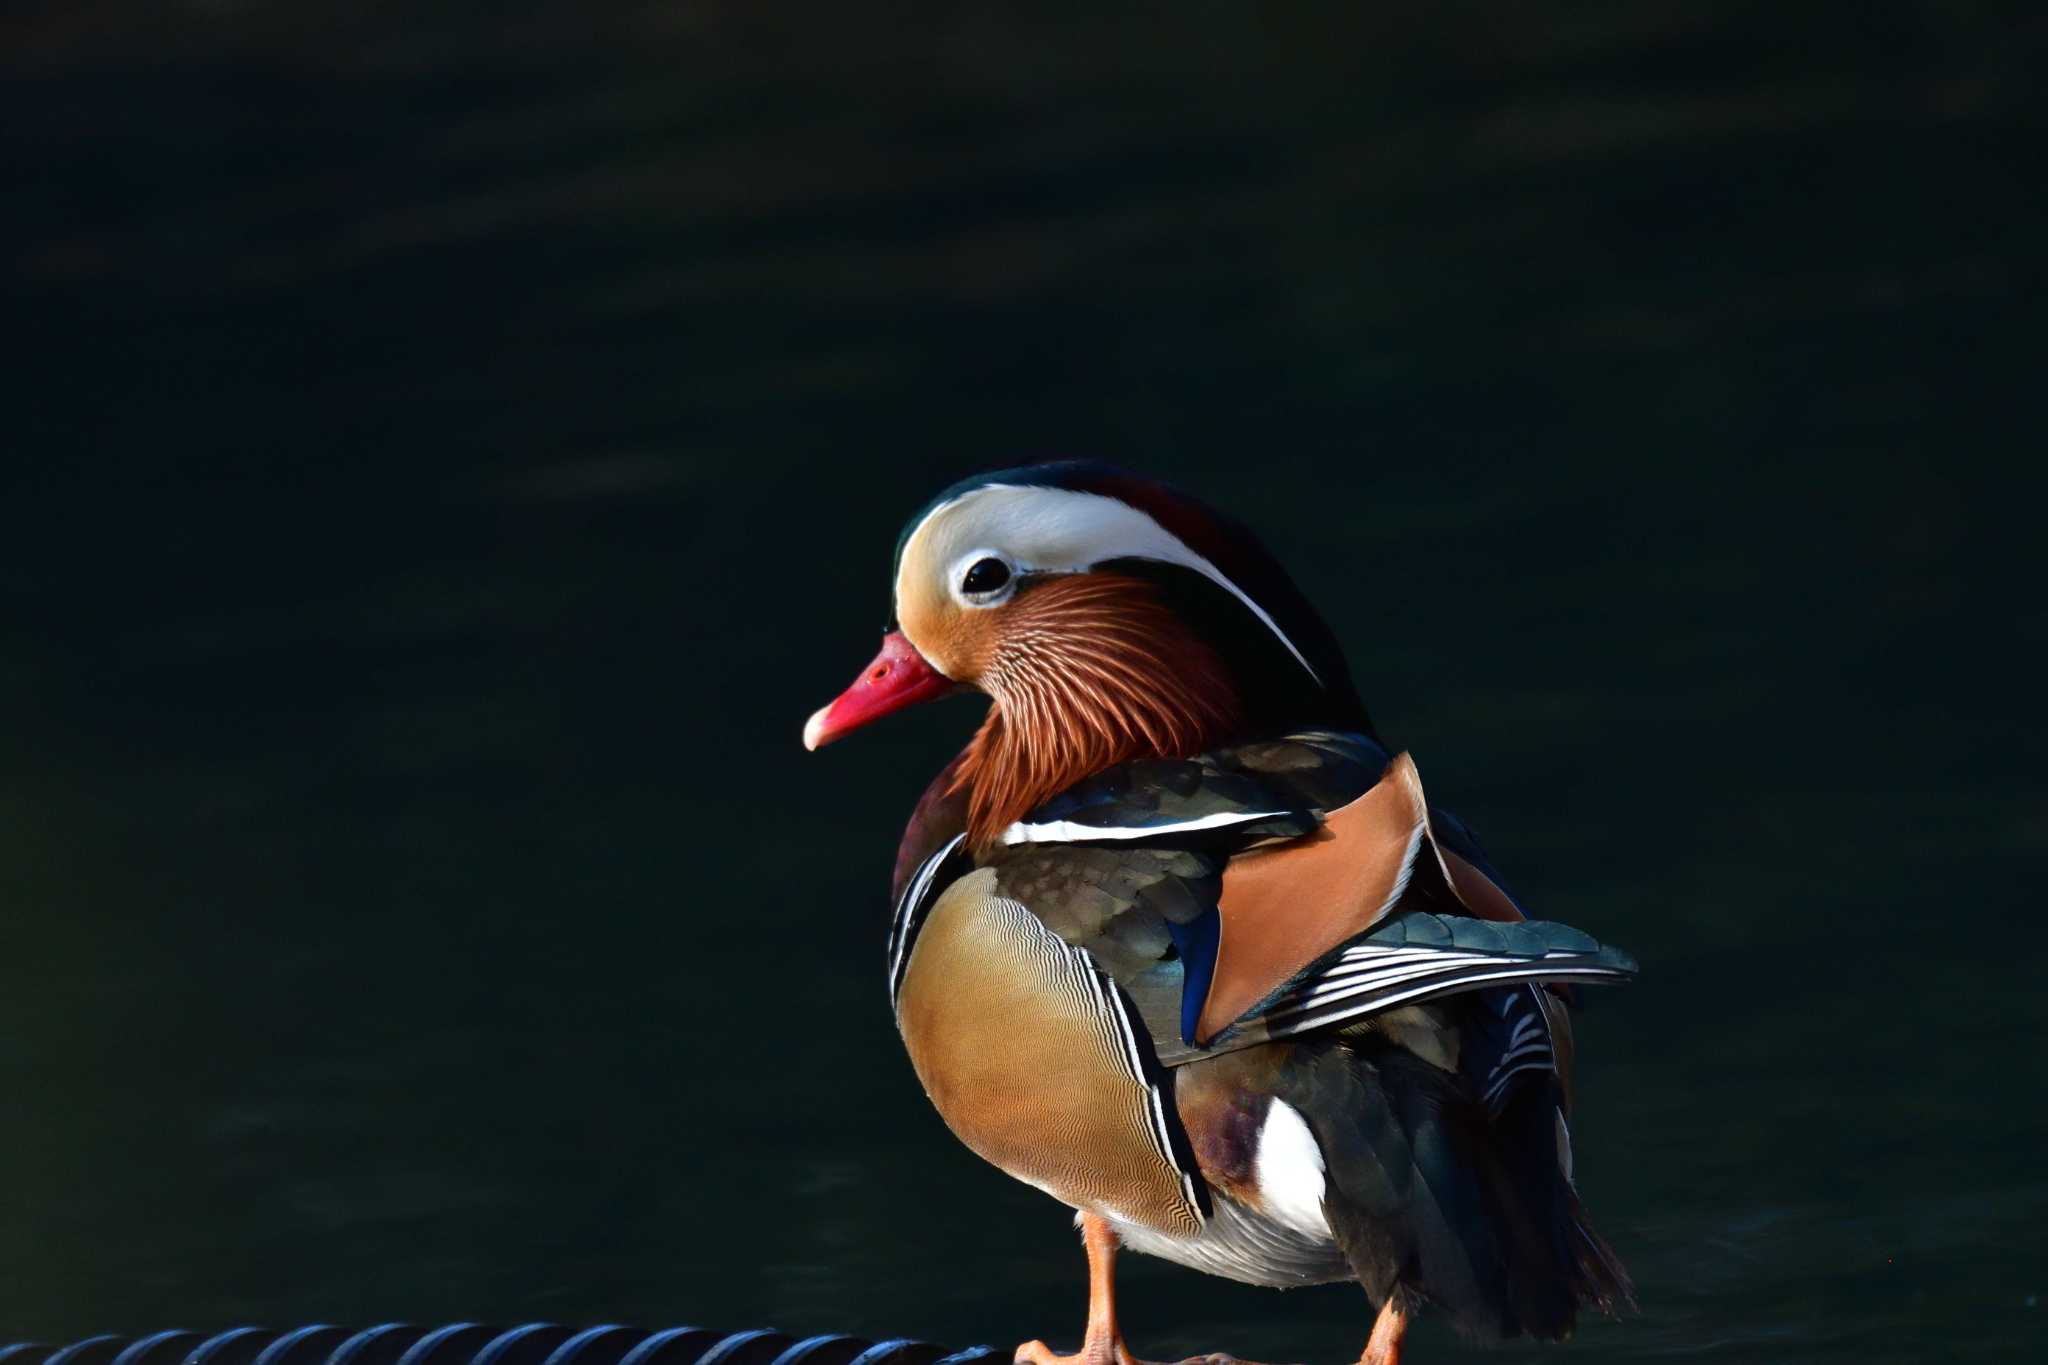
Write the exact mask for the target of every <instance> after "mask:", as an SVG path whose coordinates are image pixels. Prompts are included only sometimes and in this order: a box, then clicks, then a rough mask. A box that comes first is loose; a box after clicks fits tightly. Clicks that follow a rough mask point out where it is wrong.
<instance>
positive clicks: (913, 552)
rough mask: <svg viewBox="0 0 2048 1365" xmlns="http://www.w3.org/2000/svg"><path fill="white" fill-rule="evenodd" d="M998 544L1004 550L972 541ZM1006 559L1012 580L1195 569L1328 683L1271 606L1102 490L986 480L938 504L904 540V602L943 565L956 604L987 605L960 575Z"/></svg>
mask: <svg viewBox="0 0 2048 1365" xmlns="http://www.w3.org/2000/svg"><path fill="white" fill-rule="evenodd" d="M990 545H1000V546H1002V547H1003V548H1002V550H1000V551H992V550H989V549H987V548H982V549H979V550H976V549H973V548H969V547H973V546H981V547H987V546H990ZM977 555H978V556H985V557H989V558H998V559H1003V560H1004V561H1005V562H1006V563H1008V564H1009V565H1010V569H1011V581H1012V582H1013V583H1014V582H1015V581H1016V579H1017V577H1018V576H1020V575H1023V574H1028V573H1080V572H1083V571H1085V570H1087V569H1091V568H1093V567H1094V566H1096V565H1097V564H1100V563H1102V562H1103V561H1105V560H1110V559H1150V560H1157V561H1159V562H1160V563H1164V564H1178V565H1180V566H1181V567H1182V568H1185V569H1192V570H1194V571H1195V572H1196V573H1199V574H1201V575H1202V576H1203V577H1205V578H1207V579H1208V580H1209V581H1210V582H1212V583H1214V584H1216V586H1218V587H1220V588H1222V589H1223V590H1224V591H1225V592H1228V593H1229V594H1230V595H1231V596H1232V597H1235V598H1236V599H1237V600H1238V601H1239V602H1241V603H1242V604H1243V605H1244V607H1245V608H1246V610H1248V611H1250V612H1251V613H1252V615H1254V616H1256V617H1258V618H1259V620H1260V622H1262V623H1263V624H1264V625H1265V627H1266V629H1268V630H1270V631H1272V632H1273V635H1274V638H1276V639H1277V640H1279V641H1280V643H1281V644H1283V645H1285V646H1286V647H1287V652H1288V653H1290V654H1292V655H1293V656H1294V658H1295V660H1296V662H1298V663H1300V665H1301V666H1302V667H1303V668H1305V669H1307V670H1308V675H1309V676H1310V677H1311V678H1314V679H1315V680H1316V682H1317V684H1318V685H1320V684H1321V682H1322V677H1321V675H1319V674H1318V673H1317V672H1316V670H1315V667H1314V666H1313V665H1312V664H1310V663H1309V661H1308V657H1307V656H1306V655H1304V654H1303V653H1302V652H1301V650H1300V649H1299V648H1298V647H1297V646H1296V645H1295V643H1294V641H1292V640H1290V639H1288V638H1287V632H1286V631H1283V630H1282V629H1280V624H1279V622H1277V621H1275V620H1274V619H1273V618H1272V616H1271V615H1270V614H1269V613H1268V612H1267V611H1266V609H1265V608H1264V607H1262V606H1260V605H1259V604H1258V603H1257V602H1255V601H1253V600H1252V598H1251V596H1250V595H1249V594H1248V593H1246V592H1245V591H1244V589H1242V588H1240V587H1238V586H1237V584H1235V583H1233V582H1231V581H1230V579H1229V578H1228V577H1226V576H1225V575H1224V573H1223V571H1222V570H1221V569H1219V568H1217V567H1216V566H1215V565H1214V564H1212V563H1210V562H1209V561H1208V560H1207V559H1205V558H1203V557H1202V556H1201V555H1199V554H1196V553H1195V551H1194V550H1193V549H1192V548H1191V547H1190V546H1189V545H1188V544H1187V542H1186V541H1184V540H1182V539H1181V538H1180V537H1178V536H1176V535H1174V534H1173V533H1172V532H1170V531H1168V530H1167V529H1166V528H1165V527H1163V526H1161V525H1160V524H1159V523H1158V522H1157V521H1154V520H1153V519H1152V518H1151V517H1150V516H1149V515H1147V514H1146V513H1144V512H1141V511H1139V510H1138V509H1137V508H1135V507H1133V506H1131V505H1130V504H1129V503H1126V502H1120V501H1118V500H1117V499H1115V498H1111V497H1105V496H1104V495H1102V494H1100V493H1082V492H1079V491H1077V490H1075V489H1071V488H1052V487H1047V486H1043V485H1035V484H1002V483H997V484H984V485H983V486H982V487H980V488H975V489H971V490H969V491H968V492H965V493H962V494H961V495H960V496H959V497H957V498H954V499H953V500H952V501H950V502H944V503H940V504H939V505H938V506H937V507H934V508H933V509H932V510H931V511H930V512H928V513H926V514H925V518H924V520H923V521H921V522H919V523H918V525H917V528H916V529H915V530H914V531H912V532H911V533H910V536H909V538H908V539H907V540H905V541H904V545H903V555H902V559H901V560H900V562H899V564H898V566H897V572H896V599H897V602H898V603H899V605H900V604H901V603H902V602H903V600H904V599H905V598H906V597H907V596H908V595H909V594H908V592H907V588H908V587H909V586H910V584H911V582H912V579H913V577H914V576H915V575H917V574H919V573H929V572H930V568H929V566H931V565H934V564H945V565H947V566H948V569H947V583H946V590H947V592H948V593H949V594H951V595H953V597H954V599H955V600H956V601H962V602H966V603H967V604H969V605H975V606H982V605H987V602H986V601H985V600H983V599H979V598H976V599H968V598H964V597H962V596H960V593H959V587H960V582H961V576H962V575H964V574H965V573H966V571H967V570H968V569H969V568H970V567H972V566H973V564H974V558H972V557H971V556H977Z"/></svg>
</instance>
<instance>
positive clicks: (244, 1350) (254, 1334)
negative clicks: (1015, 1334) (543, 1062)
mask: <svg viewBox="0 0 2048 1365" xmlns="http://www.w3.org/2000/svg"><path fill="white" fill-rule="evenodd" d="M0 1365H1001V1362H1000V1354H999V1353H998V1352H997V1351H996V1349H995V1348H994V1347H992V1346H972V1347H969V1348H968V1349H966V1350H964V1351H948V1350H947V1349H946V1348H945V1347H943V1346H934V1345H932V1344H931V1343H930V1342H926V1341H912V1340H909V1339H907V1338H896V1339H892V1340H889V1341H867V1340H864V1339H862V1338H860V1337H849V1336H839V1335H826V1336H815V1337H801V1338H799V1337H792V1336H789V1335H788V1334H786V1333H783V1332H772V1331H766V1330H761V1331H752V1332H718V1331H713V1330H711V1329H709V1328H704V1327H665V1328H661V1329H658V1330H650V1329H648V1328H644V1327H627V1326H625V1325H623V1324H620V1323H603V1324H600V1325H599V1326H596V1327H585V1328H581V1329H577V1328H572V1327H563V1326H561V1325H559V1324H557V1323H552V1322H527V1323H520V1324H518V1325H517V1326H512V1327H496V1326H490V1325H487V1324H484V1323H478V1322H451V1323H447V1324H445V1325H443V1326H439V1327H419V1326H414V1325H412V1324H410V1323H402V1322H385V1323H379V1324H378V1325H376V1326H375V1327H366V1328H364V1329H362V1330H361V1331H356V1332H351V1331H350V1330H348V1329H347V1328H344V1327H336V1326H333V1325H331V1324H329V1323H312V1324H309V1325H307V1326H304V1327H293V1328H272V1327H233V1328H229V1329H228V1330H227V1331H225V1332H216V1333H214V1334H212V1335H211V1336H208V1335H206V1334H204V1333H201V1332H191V1331H186V1330H183V1329H179V1328H174V1329H172V1330H169V1331H164V1332H152V1333H150V1334H149V1335H147V1336H139V1337H124V1336H115V1335H111V1334H109V1335H104V1336H96V1337H86V1338H84V1339H83V1340H81V1341H74V1342H70V1343H68V1344H64V1345H46V1344H44V1343H42V1342H33V1341H23V1342H16V1343H15V1344H13V1345H0Z"/></svg>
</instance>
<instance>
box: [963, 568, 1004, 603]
mask: <svg viewBox="0 0 2048 1365" xmlns="http://www.w3.org/2000/svg"><path fill="white" fill-rule="evenodd" d="M1009 581H1010V566H1009V565H1007V564H1005V563H1003V561H1002V560H1000V559H977V560H975V561H974V567H973V568H971V569H969V570H968V571H967V577H965V578H963V579H961V580H960V591H962V592H965V593H974V594H977V595H979V594H981V593H985V592H994V591H996V590H997V589H998V588H1000V587H1002V586H1003V584H1005V583H1007V582H1009Z"/></svg>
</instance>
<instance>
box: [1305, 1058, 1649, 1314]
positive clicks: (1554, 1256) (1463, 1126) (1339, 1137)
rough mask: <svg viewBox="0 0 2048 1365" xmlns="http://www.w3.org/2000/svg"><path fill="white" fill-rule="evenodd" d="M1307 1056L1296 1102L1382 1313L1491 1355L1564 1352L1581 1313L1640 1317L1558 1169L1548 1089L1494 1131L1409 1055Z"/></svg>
mask: <svg viewBox="0 0 2048 1365" xmlns="http://www.w3.org/2000/svg"><path fill="white" fill-rule="evenodd" d="M1306 1052H1307V1049H1303V1053H1306ZM1297 1056H1298V1058H1299V1059H1300V1060H1301V1061H1302V1062H1305V1063H1307V1064H1306V1065H1304V1066H1301V1067H1300V1068H1299V1069H1298V1070H1297V1071H1296V1072H1295V1082H1296V1083H1297V1084H1298V1085H1300V1086H1302V1087H1303V1093H1301V1094H1300V1095H1299V1097H1298V1098H1297V1099H1294V1100H1291V1101H1290V1102H1294V1103H1296V1107H1297V1108H1300V1109H1301V1110H1302V1112H1303V1113H1305V1114H1310V1115H1318V1116H1322V1122H1320V1123H1318V1124H1317V1125H1316V1137H1317V1140H1318V1142H1319V1143H1320V1144H1321V1146H1322V1148H1323V1154H1324V1159H1325V1161H1326V1163H1327V1166H1328V1171H1329V1176H1330V1185H1329V1187H1328V1189H1327V1190H1326V1192H1325V1203H1326V1207H1327V1208H1328V1211H1329V1214H1330V1218H1331V1225H1332V1228H1333V1229H1334V1230H1335V1231H1336V1233H1337V1237H1338V1241H1339V1244H1340V1245H1342V1246H1343V1248H1344V1251H1345V1255H1346V1256H1347V1258H1349V1260H1350V1261H1351V1264H1352V1268H1353V1270H1354V1272H1355V1273H1356V1274H1357V1275H1358V1278H1359V1282H1360V1283H1361V1284H1362V1285H1364V1286H1365V1289H1366V1292H1367V1293H1368V1294H1369V1295H1371V1296H1372V1298H1373V1299H1374V1300H1375V1301H1383V1300H1385V1299H1386V1298H1388V1297H1392V1296H1399V1297H1400V1298H1401V1299H1402V1300H1403V1301H1404V1302H1407V1303H1410V1304H1427V1305H1432V1306H1434V1307H1435V1308H1437V1309H1439V1310H1440V1311H1442V1312H1443V1313H1444V1314H1445V1315H1446V1316H1447V1317H1449V1318H1450V1320H1451V1323H1452V1325H1453V1326H1454V1327H1455V1328H1457V1330H1458V1331H1459V1332H1461V1333H1462V1334H1464V1335H1466V1336H1470V1337H1475V1338H1480V1339H1486V1340H1498V1339H1500V1338H1503V1337H1514V1336H1521V1335H1528V1336H1532V1337H1538V1338H1542V1339H1545V1340H1558V1339H1561V1338H1563V1337H1566V1336H1569V1335H1570V1334H1571V1331H1572V1327H1573V1325H1574V1323H1575V1321H1576V1318H1577V1314H1578V1310H1579V1309H1580V1308H1581V1307H1588V1308H1597V1309H1599V1310H1601V1311H1603V1312H1610V1313H1611V1312H1613V1311H1614V1310H1615V1309H1616V1308H1617V1307H1619V1306H1620V1305H1623V1304H1628V1303H1631V1302H1632V1299H1631V1297H1630V1286H1629V1281H1628V1275H1627V1272H1625V1271H1624V1270H1623V1269H1622V1268H1621V1263H1620V1262H1619V1261H1618V1260H1617V1259H1616V1258H1615V1255H1614V1252H1613V1251H1612V1250H1611V1249H1610V1248H1609V1247H1608V1246H1607V1244H1606V1243H1605V1242H1604V1241H1602V1240H1601V1239H1600V1237H1599V1235H1598V1234H1597V1233H1595V1232H1594V1231H1593V1230H1592V1228H1591V1227H1590V1226H1589V1225H1588V1224H1587V1221H1586V1217H1585V1211H1584V1209H1583V1208H1581V1206H1580V1205H1579V1201H1578V1196H1577V1195H1576V1194H1575V1193H1574V1192H1573V1190H1572V1187H1571V1184H1570V1182H1569V1181H1567V1180H1566V1179H1565V1176H1564V1173H1563V1171H1562V1170H1561V1169H1560V1168H1559V1165H1558V1154H1557V1137H1556V1127H1555V1123H1556V1118H1555V1103H1556V1099H1555V1094H1554V1088H1553V1087H1549V1086H1541V1085H1529V1086H1527V1087H1526V1088H1525V1090H1524V1093H1522V1094H1521V1095H1518V1096H1516V1097H1515V1098H1514V1099H1513V1100H1512V1101H1510V1103H1509V1104H1508V1105H1507V1106H1506V1107H1505V1109H1503V1111H1502V1112H1501V1113H1500V1114H1499V1115H1498V1116H1496V1117H1489V1116H1488V1114H1487V1112H1486V1110H1485V1108H1484V1106H1483V1105H1481V1104H1479V1103H1477V1102H1476V1101H1474V1100H1473V1099H1471V1098H1470V1097H1469V1096H1468V1095H1466V1094H1465V1093H1464V1092H1463V1091H1462V1090H1461V1089H1460V1088H1459V1086H1458V1084H1457V1083H1456V1082H1455V1080H1454V1079H1453V1078H1452V1077H1450V1076H1448V1075H1447V1074H1446V1073H1444V1072H1442V1071H1439V1070H1437V1069H1436V1068H1435V1067H1433V1066H1430V1065H1429V1064H1428V1063H1425V1062H1422V1061H1421V1060H1420V1059H1418V1058H1416V1057H1414V1056H1413V1055H1412V1054H1409V1053H1407V1052H1406V1051H1405V1050H1402V1049H1398V1048H1378V1047H1374V1046H1373V1045H1372V1044H1371V1043H1369V1042H1365V1041H1364V1040H1359V1042H1357V1043H1347V1044H1334V1045H1332V1046H1330V1047H1329V1048H1328V1049H1327V1050H1326V1051H1323V1052H1322V1053H1321V1054H1320V1055H1316V1056H1314V1057H1313V1059H1311V1058H1309V1057H1307V1056H1304V1055H1302V1054H1297ZM1309 1092H1313V1093H1309Z"/></svg>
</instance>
